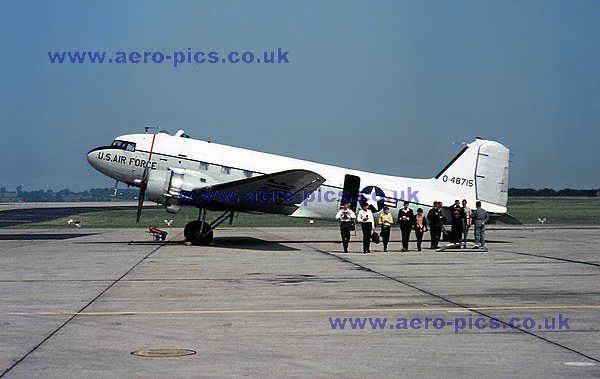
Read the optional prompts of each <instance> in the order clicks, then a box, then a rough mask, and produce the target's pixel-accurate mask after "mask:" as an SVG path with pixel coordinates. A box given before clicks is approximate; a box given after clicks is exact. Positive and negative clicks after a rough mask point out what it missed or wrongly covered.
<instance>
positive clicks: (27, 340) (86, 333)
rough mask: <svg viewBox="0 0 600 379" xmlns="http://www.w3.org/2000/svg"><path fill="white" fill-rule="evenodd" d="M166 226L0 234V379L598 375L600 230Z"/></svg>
mask: <svg viewBox="0 0 600 379" xmlns="http://www.w3.org/2000/svg"><path fill="white" fill-rule="evenodd" d="M166 230H167V231H169V236H168V238H167V240H166V241H165V242H153V241H152V239H151V237H150V236H149V235H148V234H147V233H145V232H144V231H143V230H140V229H102V230H93V229H85V228H81V229H77V230H75V229H62V230H48V229H46V230H14V229H0V377H5V378H55V377H66V378H145V377H152V378H186V377H187V378H198V377H275V378H281V377H286V378H287V377H345V378H363V377H390V378H391V377H394V378H398V377H401V378H417V377H419V378H421V377H425V378H439V377H459V376H460V377H498V378H500V377H502V378H505V377H511V378H518V377H521V378H525V377H527V378H529V377H541V376H544V377H551V378H553V377H555V378H563V377H571V378H577V377H580V378H589V377H600V280H599V278H600V277H599V274H600V256H599V253H598V245H599V244H600V233H599V231H600V229H599V228H595V227H579V228H569V229H567V228H561V227H551V226H540V227H506V228H501V227H490V228H489V230H488V232H487V237H488V240H489V242H488V244H487V245H488V247H489V251H488V252H478V251H463V250H456V251H447V252H435V251H433V250H429V249H426V250H424V251H422V252H420V253H419V252H416V251H415V250H414V243H413V242H411V246H410V247H411V249H413V250H411V251H409V252H408V253H400V252H399V250H400V244H399V242H398V239H399V237H400V232H399V231H398V230H396V231H394V234H393V239H394V240H393V241H392V242H391V244H390V247H391V251H390V252H388V253H383V252H382V246H381V245H376V246H373V248H372V251H373V254H370V255H363V254H360V253H359V252H360V251H361V242H360V239H361V237H360V232H359V235H358V236H356V237H353V242H352V243H351V246H350V250H351V253H349V254H343V253H341V251H342V247H341V245H340V244H339V243H336V241H337V239H338V234H339V232H338V230H337V229H335V228H325V229H317V228H312V227H306V228H223V229H218V230H217V231H216V232H215V240H214V244H213V246H209V247H191V246H185V245H184V244H183V243H182V240H183V234H182V232H181V229H176V228H168V229H166ZM424 244H425V246H428V241H427V242H425V243H424ZM337 318H339V320H336V319H337ZM344 318H345V319H346V324H345V325H344V329H341V323H342V322H343V321H344ZM376 318H379V320H375V319H376ZM515 318H518V319H519V320H518V321H515V320H514V319H515ZM511 320H512V321H511ZM357 322H358V324H357ZM362 322H365V324H363V328H362V329H361V327H360V323H362ZM371 322H374V323H375V324H374V327H373V326H372V324H371ZM383 322H386V323H385V324H382V323H383ZM511 322H512V324H513V325H520V326H521V328H519V329H516V328H512V327H511V326H510V325H509V324H510V323H511ZM426 324H427V325H426ZM352 325H354V328H353V327H352ZM357 325H358V326H357ZM334 326H335V329H334ZM426 326H427V328H426ZM461 327H463V328H461ZM153 349H184V350H185V351H183V352H182V353H185V352H186V351H187V350H189V352H187V353H188V354H191V355H182V356H169V355H170V354H171V353H173V354H175V353H178V352H180V351H179V350H173V351H171V350H153ZM143 350H149V351H145V352H144V351H143ZM140 351H142V352H141V353H140V354H141V356H139V355H134V354H132V353H134V352H140ZM153 353H154V355H159V356H158V357H153V356H148V355H153Z"/></svg>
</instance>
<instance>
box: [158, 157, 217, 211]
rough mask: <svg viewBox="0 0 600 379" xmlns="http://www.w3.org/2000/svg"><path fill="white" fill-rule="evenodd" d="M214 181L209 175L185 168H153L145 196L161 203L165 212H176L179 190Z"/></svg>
mask: <svg viewBox="0 0 600 379" xmlns="http://www.w3.org/2000/svg"><path fill="white" fill-rule="evenodd" d="M214 183H215V181H214V180H212V179H211V178H210V177H208V176H206V175H203V174H201V173H199V172H198V171H194V170H189V169H185V168H169V169H167V170H166V171H165V170H154V171H150V172H149V174H148V184H147V187H146V196H147V198H148V200H150V201H154V202H155V203H159V204H163V205H164V206H165V207H166V210H167V212H169V213H177V212H179V211H180V210H181V202H180V197H179V196H180V194H181V191H192V190H195V189H198V188H202V187H206V186H209V185H212V184H214Z"/></svg>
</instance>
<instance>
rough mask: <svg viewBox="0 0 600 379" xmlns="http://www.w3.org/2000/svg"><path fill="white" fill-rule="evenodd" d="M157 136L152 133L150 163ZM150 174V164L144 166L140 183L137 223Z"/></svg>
mask: <svg viewBox="0 0 600 379" xmlns="http://www.w3.org/2000/svg"><path fill="white" fill-rule="evenodd" d="M155 138H156V134H154V135H152V145H151V146H150V155H148V163H149V162H151V160H152V150H154V139H155ZM149 174H150V170H149V168H148V165H146V167H145V168H144V173H143V174H142V182H141V183H140V195H139V196H138V206H137V216H136V219H135V222H136V223H138V224H139V223H140V216H141V215H142V207H143V205H144V198H145V197H146V188H148V176H149Z"/></svg>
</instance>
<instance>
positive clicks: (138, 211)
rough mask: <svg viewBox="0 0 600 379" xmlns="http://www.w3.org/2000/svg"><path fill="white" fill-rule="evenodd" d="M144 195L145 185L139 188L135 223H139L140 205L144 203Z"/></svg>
mask: <svg viewBox="0 0 600 379" xmlns="http://www.w3.org/2000/svg"><path fill="white" fill-rule="evenodd" d="M144 197H146V187H142V188H140V196H139V197H138V206H137V217H136V219H135V222H136V223H138V224H139V223H140V216H141V215H142V206H143V205H144Z"/></svg>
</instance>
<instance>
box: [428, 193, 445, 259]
mask: <svg viewBox="0 0 600 379" xmlns="http://www.w3.org/2000/svg"><path fill="white" fill-rule="evenodd" d="M427 220H429V228H430V229H429V230H430V234H431V248H432V249H437V248H438V247H439V246H438V244H439V242H440V238H441V236H442V225H443V224H444V223H445V222H446V217H444V214H443V213H442V202H441V201H434V202H433V208H431V209H430V210H429V213H427Z"/></svg>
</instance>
